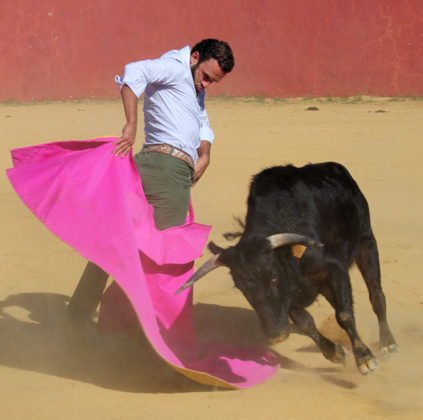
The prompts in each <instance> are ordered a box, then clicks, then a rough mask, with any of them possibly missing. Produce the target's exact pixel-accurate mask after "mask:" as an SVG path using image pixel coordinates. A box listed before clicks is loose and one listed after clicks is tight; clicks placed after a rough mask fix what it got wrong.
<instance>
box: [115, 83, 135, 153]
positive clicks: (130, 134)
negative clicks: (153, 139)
mask: <svg viewBox="0 0 423 420" xmlns="http://www.w3.org/2000/svg"><path fill="white" fill-rule="evenodd" d="M120 94H121V96H122V103H123V109H124V110H125V117H126V124H125V125H124V127H123V130H122V136H121V137H120V139H119V140H118V141H117V142H115V143H114V144H115V145H117V147H116V149H115V150H114V151H113V153H114V154H115V155H116V156H119V155H121V156H122V158H124V157H125V156H126V154H127V153H128V152H129V151H130V150H131V148H132V145H133V144H134V143H135V136H136V134H137V119H138V97H137V96H136V95H135V93H134V92H132V90H131V89H130V88H129V87H128V86H127V85H123V86H122V89H121V91H120Z"/></svg>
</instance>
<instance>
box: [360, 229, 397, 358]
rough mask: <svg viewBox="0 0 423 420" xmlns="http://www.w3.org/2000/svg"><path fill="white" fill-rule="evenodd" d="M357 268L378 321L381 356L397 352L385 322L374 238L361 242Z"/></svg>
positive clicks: (383, 300)
mask: <svg viewBox="0 0 423 420" xmlns="http://www.w3.org/2000/svg"><path fill="white" fill-rule="evenodd" d="M356 262H357V266H358V268H359V270H360V272H361V274H362V276H363V278H364V280H365V282H366V285H367V289H368V290H369V298H370V302H371V304H372V307H373V311H374V312H375V314H376V316H377V319H378V321H379V343H380V350H381V352H382V354H387V353H393V352H395V351H397V349H398V346H397V343H396V342H395V339H394V336H393V335H392V333H391V330H390V329H389V326H388V322H387V320H386V302H385V295H384V293H383V291H382V286H381V281H380V265H379V253H378V249H377V244H376V240H375V238H374V236H373V235H372V236H371V237H369V238H366V239H364V240H363V241H362V243H361V247H360V253H359V255H358V258H357V261H356Z"/></svg>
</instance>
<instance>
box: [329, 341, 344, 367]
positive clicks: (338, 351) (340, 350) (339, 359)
mask: <svg viewBox="0 0 423 420" xmlns="http://www.w3.org/2000/svg"><path fill="white" fill-rule="evenodd" d="M347 357H348V352H347V351H346V350H345V348H344V347H342V346H341V345H340V344H336V343H335V354H334V355H333V356H332V357H331V358H330V359H329V360H330V361H331V362H333V363H344V362H345V360H346V358H347Z"/></svg>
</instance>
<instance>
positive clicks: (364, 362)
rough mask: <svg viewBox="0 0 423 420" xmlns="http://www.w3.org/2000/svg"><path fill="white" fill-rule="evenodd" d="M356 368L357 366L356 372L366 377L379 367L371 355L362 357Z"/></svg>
mask: <svg viewBox="0 0 423 420" xmlns="http://www.w3.org/2000/svg"><path fill="white" fill-rule="evenodd" d="M357 366H358V370H359V371H360V373H361V374H362V375H367V374H369V373H371V372H374V371H375V370H376V369H377V368H378V367H379V364H378V362H377V360H376V357H374V356H373V355H371V356H366V357H362V358H361V359H360V360H359V361H358V363H357Z"/></svg>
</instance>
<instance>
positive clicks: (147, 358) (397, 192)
mask: <svg viewBox="0 0 423 420" xmlns="http://www.w3.org/2000/svg"><path fill="white" fill-rule="evenodd" d="M309 107H317V108H318V110H315V111H311V110H307V108H309ZM422 111H423V103H422V102H421V101H412V100H398V99H397V100H389V99H386V98H385V99H377V98H371V99H370V98H369V99H367V98H362V99H360V100H352V101H349V103H348V101H334V100H329V99H326V100H318V99H315V100H289V101H267V100H257V99H256V100H250V101H249V100H233V99H232V100H231V99H212V100H209V102H208V112H209V116H210V120H211V122H212V126H213V128H214V131H215V134H216V140H215V144H214V146H213V150H212V152H213V153H212V163H211V166H210V167H209V169H208V171H207V172H206V174H205V176H204V177H203V179H202V180H201V181H200V182H199V184H198V185H197V186H196V187H195V188H194V189H193V201H194V207H195V210H196V217H197V221H198V222H200V223H205V224H210V225H213V229H212V232H211V236H210V237H211V239H213V240H215V241H216V242H217V243H218V244H220V245H226V241H225V240H224V239H223V238H222V233H224V232H226V231H232V230H233V229H234V228H235V227H236V225H235V223H234V222H233V217H234V216H235V217H237V216H240V217H243V216H244V214H245V201H246V196H247V190H248V184H249V182H250V178H251V176H252V175H253V174H255V173H256V172H258V171H260V170H261V169H262V168H264V167H268V166H271V165H278V164H286V163H293V164H295V165H303V164H306V163H308V162H323V161H338V162H340V163H342V164H344V165H345V166H346V167H347V168H348V169H349V170H350V172H351V173H352V175H353V176H354V178H355V179H356V180H357V182H358V183H359V185H360V187H361V189H362V190H363V192H364V194H365V195H366V197H367V199H368V201H369V204H370V209H371V215H372V222H373V228H374V231H375V235H376V238H377V239H378V243H379V251H380V259H381V267H382V276H383V287H384V291H385V294H386V297H387V304H388V317H389V321H390V324H391V327H392V330H393V333H394V335H395V337H396V339H397V342H398V344H399V352H398V353H397V354H393V355H390V356H389V357H386V358H382V357H380V358H379V361H380V367H379V370H378V371H376V372H374V373H372V374H370V375H368V376H361V375H360V374H359V373H358V371H357V369H356V367H355V364H354V361H353V358H352V356H350V357H349V360H348V362H347V364H346V365H345V366H342V365H333V364H331V363H330V362H329V361H327V360H326V359H324V358H323V356H322V355H321V354H319V352H318V351H317V348H316V347H315V346H314V344H313V343H312V342H311V340H309V339H307V338H305V337H302V336H299V335H291V336H290V337H289V339H288V340H287V341H285V342H283V343H279V344H277V345H274V346H273V348H274V350H275V351H276V352H277V353H278V354H279V355H280V360H281V366H280V370H279V372H278V373H277V374H276V376H274V377H273V378H272V379H271V380H269V381H268V382H266V383H263V384H261V385H259V386H256V387H253V388H250V389H247V390H243V391H231V390H221V389H213V388H210V387H207V386H204V385H200V384H197V383H195V382H193V381H191V380H189V379H187V378H185V377H183V376H181V375H180V374H178V373H176V372H175V371H174V370H172V368H170V367H169V366H168V365H166V364H165V363H164V362H163V361H162V360H161V359H160V358H159V357H158V356H157V355H156V354H155V353H154V351H153V350H152V349H151V348H150V347H149V345H148V344H147V342H146V341H145V340H142V339H141V340H139V341H134V340H133V339H131V338H129V337H127V336H124V335H100V334H99V333H98V332H97V331H96V328H95V325H94V324H93V325H92V326H91V327H90V331H91V334H90V338H89V343H88V346H86V347H81V346H78V345H77V344H75V343H72V342H68V341H67V340H66V336H65V334H64V332H63V328H62V325H63V320H64V317H65V308H66V303H67V301H68V299H69V296H70V295H71V293H72V292H73V289H74V287H75V285H76V282H77V280H78V278H79V275H80V274H81V271H82V269H83V267H84V265H85V261H84V259H83V258H82V257H80V256H79V255H78V254H77V253H75V252H74V251H73V250H72V249H70V247H69V246H67V245H66V244H64V243H62V242H61V241H60V240H59V239H57V238H56V237H54V236H53V235H52V234H51V233H50V232H49V231H48V230H47V229H46V228H45V227H44V226H43V225H42V224H41V223H40V222H39V221H38V220H37V219H36V218H35V217H34V216H33V215H32V214H31V213H30V212H29V211H28V210H27V208H26V207H25V206H24V205H23V204H22V203H21V201H20V200H19V198H18V197H17V196H16V194H15V193H14V191H13V190H12V187H11V186H10V184H9V182H8V180H7V178H6V176H5V173H4V170H5V169H6V168H9V167H10V166H11V160H10V155H9V150H10V149H12V148H17V147H23V146H29V145H35V144H39V143H44V142H50V141H56V140H71V139H89V138H96V137H100V136H105V135H116V136H118V135H120V131H121V127H122V126H123V118H124V115H123V111H122V107H121V104H120V102H119V101H101V102H100V101H98V102H84V101H82V102H72V103H51V104H35V105H34V104H31V105H16V104H0V128H1V133H2V134H1V144H0V162H1V168H2V172H3V175H2V176H1V178H0V182H1V184H0V194H1V195H0V202H1V236H0V243H1V254H0V255H1V263H0V276H1V280H0V378H1V379H0V413H1V414H0V417H2V418H4V419H8V420H13V419H32V420H34V419H43V420H46V419H61V420H65V419H93V420H94V419H125V420H129V419H169V418H172V419H196V418H199V417H201V418H204V419H245V420H249V419H259V418H260V419H278V418H283V419H297V420H302V419H361V420H363V419H422V418H423V363H422V348H423V328H422V320H423V317H422V315H423V282H422V278H421V263H422V257H423V245H422V237H423V222H422V214H423V197H422V187H421V186H422V180H423V160H422V158H423V142H422V135H421V132H422V125H423V114H422ZM139 133H140V135H139V136H138V144H137V148H139V147H141V144H142V135H141V134H142V127H140V128H139ZM209 256H210V254H209V252H208V251H205V255H204V257H203V259H204V258H207V257H209ZM200 262H201V261H198V263H200ZM351 276H352V285H353V290H354V298H355V311H356V319H357V324H358V330H359V332H360V334H361V336H362V338H363V340H364V341H365V342H366V343H367V344H368V345H369V346H370V347H371V348H372V349H373V350H374V351H375V352H376V354H378V346H377V341H378V328H377V321H376V317H375V315H374V314H373V312H372V310H371V306H370V303H369V301H368V295H367V290H366V288H365V285H364V282H363V281H362V279H361V277H360V275H359V273H358V271H357V269H355V268H354V269H353V270H352V272H351ZM311 311H312V313H313V314H314V315H315V318H316V322H317V323H318V325H319V326H320V328H321V330H322V332H324V333H326V334H327V335H328V336H329V337H332V338H334V339H337V340H338V341H340V342H342V343H344V344H346V345H347V346H348V343H346V342H345V337H344V336H343V334H342V333H341V332H340V330H339V329H338V328H337V327H336V325H335V324H334V322H333V318H332V310H331V309H330V308H329V307H328V305H327V304H326V303H325V302H324V301H323V300H318V301H317V302H316V303H315V304H314V305H313V307H312V308H311ZM195 322H196V326H197V329H198V334H199V336H200V339H201V340H213V341H215V342H220V343H225V344H235V345H244V346H248V345H266V342H265V339H264V337H263V335H262V333H261V331H260V328H259V325H258V320H257V319H256V316H255V313H254V312H253V311H252V309H250V307H249V306H248V304H247V302H246V301H245V299H244V298H243V296H242V295H241V294H240V292H239V291H238V290H236V289H235V288H234V287H233V285H232V283H231V279H230V277H229V274H228V271H227V269H224V268H222V269H219V270H216V271H214V272H213V274H210V275H209V276H208V277H207V279H204V280H202V281H201V282H199V283H198V285H197V286H196V288H195Z"/></svg>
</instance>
